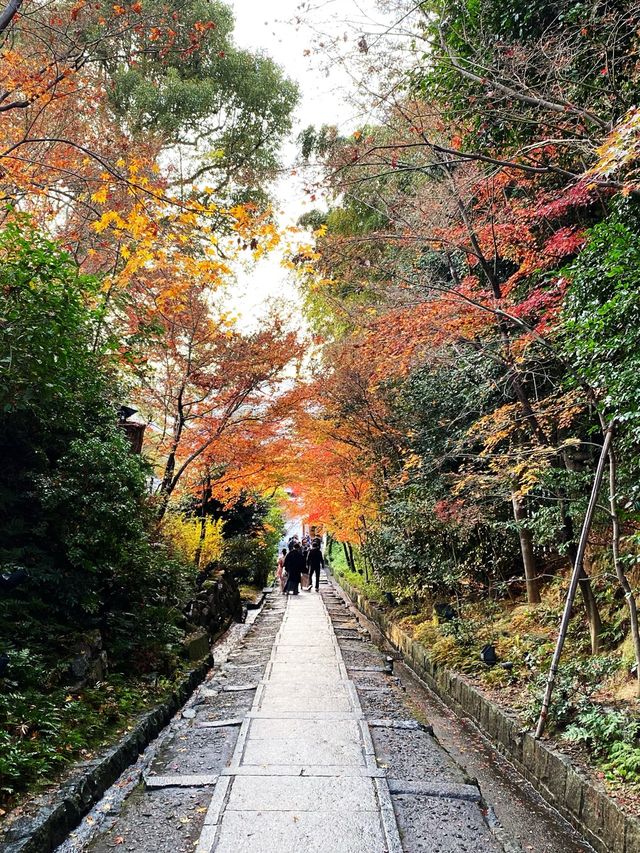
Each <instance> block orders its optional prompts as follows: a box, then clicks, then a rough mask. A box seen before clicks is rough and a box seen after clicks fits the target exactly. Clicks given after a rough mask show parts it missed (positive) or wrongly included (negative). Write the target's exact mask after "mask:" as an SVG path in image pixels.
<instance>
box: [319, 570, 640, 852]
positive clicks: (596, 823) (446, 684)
mask: <svg viewBox="0 0 640 853" xmlns="http://www.w3.org/2000/svg"><path fill="white" fill-rule="evenodd" d="M333 577H334V580H335V582H336V584H337V585H338V586H339V587H340V588H341V589H342V590H343V591H344V592H345V593H346V595H347V596H348V598H350V599H351V601H352V602H353V603H354V604H355V606H356V607H357V608H358V610H360V611H361V612H362V613H363V614H364V615H365V616H366V617H367V619H369V620H370V621H371V622H373V623H374V624H375V625H377V626H378V628H379V629H380V630H381V631H382V633H383V634H384V636H385V637H386V638H387V640H389V642H390V643H392V645H394V646H395V647H396V648H397V649H398V651H400V652H401V653H402V656H403V659H404V660H405V662H406V663H407V664H408V665H409V666H410V667H411V668H412V669H413V670H415V672H417V673H418V675H419V676H420V677H421V678H422V679H423V680H424V681H425V682H426V683H427V685H428V686H429V687H430V688H431V689H432V690H433V692H434V693H436V694H437V695H438V696H439V697H440V698H441V699H442V700H443V702H445V704H446V705H448V706H449V707H450V708H451V709H452V710H453V711H455V712H456V713H457V714H459V715H464V716H467V717H470V718H471V719H472V720H473V721H474V722H475V723H476V725H477V726H478V727H479V728H480V729H481V730H482V731H483V732H484V734H485V735H487V736H488V737H489V738H490V740H491V741H492V743H493V744H494V746H495V747H496V748H497V749H498V750H499V752H501V753H502V754H503V755H504V756H505V757H506V758H507V759H508V760H509V761H510V762H512V764H514V766H515V767H516V768H517V770H518V772H520V773H521V774H522V775H523V776H524V778H525V779H527V781H529V782H530V783H531V784H532V785H533V786H534V788H535V789H536V790H537V791H538V792H539V793H540V794H541V795H542V796H543V797H544V799H545V800H546V801H547V802H548V803H549V804H550V805H552V806H553V807H554V808H555V809H557V810H558V811H559V812H560V814H561V815H563V817H565V818H566V819H567V820H568V821H569V822H570V823H571V824H572V825H573V826H574V827H575V828H576V829H577V830H578V831H579V832H581V833H582V834H583V835H584V837H585V838H586V840H587V841H589V843H590V844H591V845H592V846H593V847H594V848H595V849H596V850H597V851H598V853H638V851H640V820H637V819H636V818H633V817H631V816H629V815H626V814H625V813H624V812H623V811H622V810H621V809H620V808H618V806H617V805H616V803H615V802H614V800H613V799H612V798H611V797H610V796H609V795H608V794H607V793H606V792H605V791H604V790H601V789H600V788H598V787H597V786H596V785H594V784H593V783H592V782H591V781H590V780H589V779H587V778H586V777H585V776H583V775H582V774H581V773H580V772H579V771H578V770H577V769H576V768H575V767H574V766H573V764H572V763H571V761H570V760H569V759H568V757H567V756H565V755H563V754H562V753H560V752H558V751H556V750H554V749H553V748H552V747H550V746H548V745H547V744H546V743H545V742H544V741H540V740H536V739H535V738H534V737H533V735H531V734H530V733H528V732H526V731H523V730H522V725H521V724H520V723H519V721H518V720H516V719H515V718H514V717H511V716H510V715H508V714H507V713H506V711H504V710H503V709H502V708H500V707H498V706H497V705H495V704H494V703H493V702H491V701H490V700H489V699H487V698H486V697H485V696H484V695H483V694H482V693H481V692H480V691H479V690H478V689H477V688H475V687H474V686H473V685H471V684H469V683H468V682H467V681H466V680H465V679H464V678H463V677H462V676H461V675H459V674H458V673H455V672H452V671H450V670H448V669H446V668H445V667H443V666H439V665H438V664H436V663H434V662H433V661H432V660H430V658H429V653H428V650H427V648H426V647H425V646H423V645H422V643H419V642H418V641H417V640H413V639H412V638H411V637H410V636H409V634H408V633H407V632H406V631H404V630H403V629H402V628H400V627H399V626H398V625H397V624H396V623H395V622H394V621H393V620H392V619H391V618H389V617H388V616H387V615H386V614H385V613H383V612H382V611H381V610H380V609H379V608H378V607H376V605H375V604H373V603H372V602H371V601H369V600H368V599H367V598H365V597H364V596H363V595H362V594H361V593H360V592H358V591H357V590H356V589H355V588H354V587H352V586H351V585H350V584H349V583H347V582H346V581H345V580H344V579H343V578H340V579H339V580H338V579H337V578H335V575H334V576H333Z"/></svg>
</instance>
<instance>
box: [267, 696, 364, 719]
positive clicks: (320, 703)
mask: <svg viewBox="0 0 640 853" xmlns="http://www.w3.org/2000/svg"><path fill="white" fill-rule="evenodd" d="M260 709H261V710H262V711H271V712H274V711H289V712H292V713H294V714H297V713H307V712H311V711H317V712H319V713H324V712H325V711H340V712H342V713H347V712H348V711H351V710H352V705H351V700H350V699H349V694H348V693H346V692H344V693H343V694H339V695H338V694H334V695H326V694H325V695H322V694H319V695H317V696H306V695H304V694H302V695H297V696H295V695H294V696H278V695H273V694H269V693H267V692H266V691H265V696H264V697H263V699H262V703H261V705H260Z"/></svg>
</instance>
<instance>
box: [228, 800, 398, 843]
mask: <svg viewBox="0 0 640 853" xmlns="http://www.w3.org/2000/svg"><path fill="white" fill-rule="evenodd" d="M215 850H216V853H238V852H239V851H242V853H300V851H301V850H304V851H305V853H338V851H339V853H386V844H385V839H384V836H383V833H382V828H381V823H380V818H379V817H378V815H377V814H373V813H370V812H355V813H353V814H346V813H336V812H320V811H318V812H307V811H282V812H267V811H265V812H259V811H230V810H227V811H226V812H225V814H224V817H223V820H222V825H221V828H220V835H219V837H218V841H217V843H216V847H215Z"/></svg>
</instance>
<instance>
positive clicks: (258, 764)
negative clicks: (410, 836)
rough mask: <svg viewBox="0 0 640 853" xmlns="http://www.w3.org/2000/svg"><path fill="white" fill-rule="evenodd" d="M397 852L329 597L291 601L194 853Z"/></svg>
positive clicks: (383, 784) (385, 790)
mask: <svg viewBox="0 0 640 853" xmlns="http://www.w3.org/2000/svg"><path fill="white" fill-rule="evenodd" d="M213 850H215V851H216V853H237V851H242V853H269V851H278V853H293V851H300V850H305V851H308V853H336V851H340V853H351V852H352V851H353V853H355V851H358V853H384V851H387V853H400V852H401V851H402V847H401V845H400V840H399V836H398V829H397V824H396V819H395V815H394V811H393V806H392V803H391V798H390V795H389V787H388V784H387V781H386V779H385V778H384V771H382V770H381V769H379V768H378V767H377V764H376V760H375V755H374V750H373V744H372V742H371V736H370V734H369V728H368V726H367V724H366V722H365V721H364V719H363V714H362V709H361V707H360V702H359V699H358V695H357V693H356V690H355V687H354V685H353V683H352V682H351V681H350V680H349V678H348V675H347V671H346V669H345V666H344V663H343V660H342V654H341V651H340V647H339V646H338V643H337V640H336V636H335V633H334V631H333V628H332V625H331V621H330V619H329V615H328V613H327V610H326V607H325V604H324V602H323V599H322V596H321V595H318V594H317V593H315V592H311V593H306V592H305V593H301V594H300V595H299V596H289V598H288V600H287V606H286V610H285V615H284V618H283V621H282V626H281V628H280V630H279V632H278V634H277V636H276V639H275V642H274V645H273V651H272V654H271V659H270V661H269V664H268V665H267V669H266V671H265V674H264V678H263V681H262V682H261V684H260V685H259V687H258V690H257V692H256V696H255V699H254V702H253V706H252V708H251V711H250V712H249V713H248V715H247V717H246V719H245V721H244V722H243V724H242V728H241V730H240V735H239V737H238V741H237V744H236V748H235V751H234V754H233V759H232V761H231V765H230V767H229V768H228V769H226V770H225V771H224V772H223V775H221V776H220V779H219V780H218V783H217V784H216V787H215V791H214V795H213V798H212V801H211V804H210V806H209V809H208V812H207V816H206V819H205V825H204V829H203V832H202V835H201V837H200V842H199V844H198V848H197V853H210V851H213Z"/></svg>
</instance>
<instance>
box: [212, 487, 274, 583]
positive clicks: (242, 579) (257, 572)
mask: <svg viewBox="0 0 640 853" xmlns="http://www.w3.org/2000/svg"><path fill="white" fill-rule="evenodd" d="M227 515H228V517H227V520H226V522H225V527H224V536H225V539H224V543H223V548H222V564H223V566H224V567H225V568H227V569H228V570H229V571H230V573H231V575H232V576H233V578H234V579H235V580H236V582H237V583H238V584H250V585H253V586H257V587H260V588H262V587H264V586H265V584H266V583H267V579H268V577H269V575H270V573H271V572H272V571H273V569H274V566H275V564H276V562H277V559H278V545H279V543H280V540H281V538H282V535H283V531H284V524H283V520H282V514H281V512H280V510H279V508H278V507H277V505H276V504H275V503H273V502H269V501H265V500H262V499H260V498H257V497H256V499H255V501H254V502H253V503H252V502H251V500H250V498H249V497H248V498H247V499H246V500H244V501H242V502H241V503H240V504H239V505H238V508H237V511H234V509H233V508H232V509H231V510H229V511H228V513H227Z"/></svg>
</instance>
